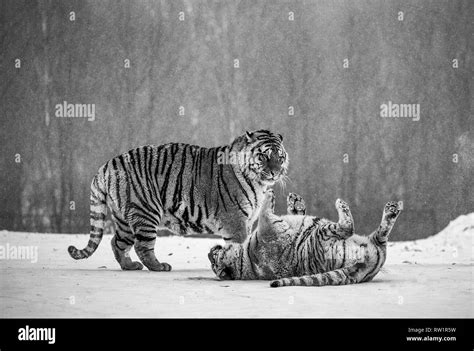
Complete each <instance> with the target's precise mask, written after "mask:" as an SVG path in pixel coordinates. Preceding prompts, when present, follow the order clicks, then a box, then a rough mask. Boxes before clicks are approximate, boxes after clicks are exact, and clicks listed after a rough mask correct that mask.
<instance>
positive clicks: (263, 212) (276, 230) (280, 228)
mask: <svg viewBox="0 0 474 351" xmlns="http://www.w3.org/2000/svg"><path fill="white" fill-rule="evenodd" d="M274 208H275V194H274V192H273V190H272V189H268V190H267V191H266V193H265V198H264V200H263V204H262V208H261V209H260V215H259V217H258V227H257V230H258V233H257V236H258V238H259V239H261V240H262V241H265V242H270V241H273V240H275V239H277V238H278V237H279V234H280V233H284V232H286V231H287V230H288V228H289V225H288V223H287V222H286V221H285V220H283V219H282V218H281V217H279V216H277V215H275V214H274V213H273V210H274Z"/></svg>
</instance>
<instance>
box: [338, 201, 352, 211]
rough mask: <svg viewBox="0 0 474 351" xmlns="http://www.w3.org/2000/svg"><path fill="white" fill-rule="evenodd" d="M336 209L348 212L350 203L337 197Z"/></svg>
mask: <svg viewBox="0 0 474 351" xmlns="http://www.w3.org/2000/svg"><path fill="white" fill-rule="evenodd" d="M336 209H337V210H341V211H342V212H344V213H347V212H348V210H349V205H348V204H347V202H345V201H343V200H341V199H337V200H336Z"/></svg>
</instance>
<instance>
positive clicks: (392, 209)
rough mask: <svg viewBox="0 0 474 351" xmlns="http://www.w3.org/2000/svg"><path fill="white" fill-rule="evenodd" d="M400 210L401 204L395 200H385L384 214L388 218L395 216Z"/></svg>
mask: <svg viewBox="0 0 474 351" xmlns="http://www.w3.org/2000/svg"><path fill="white" fill-rule="evenodd" d="M400 211H401V206H400V204H399V203H398V202H396V201H390V202H387V204H386V205H385V207H384V209H383V213H384V216H386V217H387V218H389V219H392V218H396V217H397V216H398V215H399V214H400Z"/></svg>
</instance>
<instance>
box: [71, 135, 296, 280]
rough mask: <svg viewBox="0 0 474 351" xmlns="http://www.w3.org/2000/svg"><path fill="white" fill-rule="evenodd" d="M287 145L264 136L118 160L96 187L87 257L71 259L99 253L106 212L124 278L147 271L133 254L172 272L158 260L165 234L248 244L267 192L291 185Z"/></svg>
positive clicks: (133, 153) (148, 149)
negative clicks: (278, 185)
mask: <svg viewBox="0 0 474 351" xmlns="http://www.w3.org/2000/svg"><path fill="white" fill-rule="evenodd" d="M282 141H283V138H282V136H281V135H279V134H273V133H271V132H269V131H266V130H258V131H255V132H252V133H250V132H247V133H246V134H244V135H242V136H240V137H238V138H236V139H235V140H234V141H233V142H232V144H231V145H225V146H220V147H214V148H203V147H199V146H195V145H188V144H177V143H171V144H166V145H161V146H154V145H147V146H142V147H139V148H136V149H132V150H130V151H128V152H126V153H124V154H122V155H119V156H117V157H114V158H113V159H111V160H110V161H108V162H107V163H105V164H104V165H103V166H102V167H100V169H99V171H98V173H97V174H96V176H95V177H94V179H93V181H92V184H91V196H90V206H91V220H90V223H91V231H90V239H89V243H88V245H87V247H86V248H85V249H83V250H78V249H76V248H75V247H74V246H70V247H69V248H68V251H69V254H70V255H71V256H72V257H73V258H75V259H82V258H87V257H89V256H90V255H92V254H93V253H94V251H95V250H96V248H97V246H98V245H99V243H100V241H101V239H102V234H103V228H104V221H105V216H106V212H107V206H108V207H109V209H110V210H111V215H112V220H113V222H114V224H115V232H116V233H115V236H114V237H113V238H112V250H113V252H114V256H115V258H116V260H117V261H118V263H119V264H120V267H121V268H122V269H124V270H139V269H142V268H143V265H142V264H141V263H140V262H132V260H131V259H130V256H129V251H130V249H131V247H132V246H134V247H135V251H136V253H137V255H138V257H139V258H140V261H141V262H142V263H143V264H144V265H145V266H146V267H147V268H148V269H149V270H152V271H169V270H171V266H170V265H169V264H167V263H164V262H161V263H160V262H159V261H158V260H157V258H156V257H155V253H154V245H155V240H156V233H157V230H158V229H159V228H168V229H169V230H171V231H172V232H174V233H176V234H182V235H183V234H200V233H207V234H212V233H214V234H217V235H220V236H222V237H224V239H226V240H230V241H233V242H239V243H241V242H243V241H244V240H245V238H246V236H247V235H248V233H250V231H251V228H252V225H253V222H254V221H255V219H256V218H257V216H258V213H259V210H260V207H261V204H262V202H263V198H264V193H265V191H266V190H267V188H268V187H269V186H271V185H273V184H274V183H275V182H277V181H281V180H282V179H283V178H284V177H285V174H286V171H287V168H288V156H287V153H286V151H285V148H284V147H283V144H282ZM229 155H230V156H231V157H230V159H228V160H227V159H226V157H227V158H229V157H228V156H229Z"/></svg>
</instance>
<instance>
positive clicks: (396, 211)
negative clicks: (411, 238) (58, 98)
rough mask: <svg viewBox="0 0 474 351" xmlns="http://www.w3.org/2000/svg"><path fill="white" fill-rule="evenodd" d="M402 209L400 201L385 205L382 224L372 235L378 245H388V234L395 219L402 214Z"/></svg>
mask: <svg viewBox="0 0 474 351" xmlns="http://www.w3.org/2000/svg"><path fill="white" fill-rule="evenodd" d="M400 211H401V206H400V204H399V203H398V202H395V201H390V202H388V203H387V204H386V205H385V207H384V209H383V215H382V221H381V222H380V226H379V228H378V229H377V230H376V231H375V232H374V233H372V234H371V235H370V237H371V238H373V239H374V240H375V242H376V243H377V244H378V245H382V246H383V245H386V243H387V240H388V236H389V234H390V232H391V231H392V229H393V226H394V224H395V221H396V220H397V218H398V216H399V215H400Z"/></svg>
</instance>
